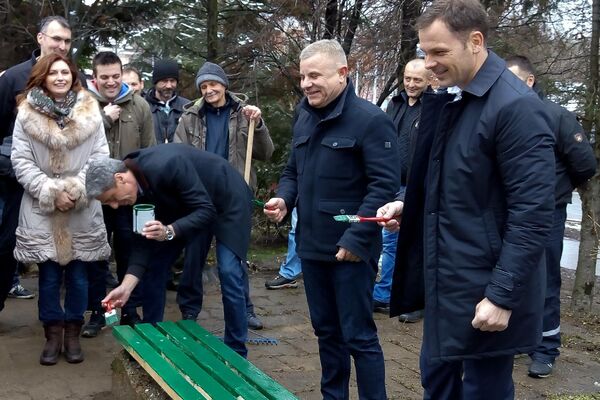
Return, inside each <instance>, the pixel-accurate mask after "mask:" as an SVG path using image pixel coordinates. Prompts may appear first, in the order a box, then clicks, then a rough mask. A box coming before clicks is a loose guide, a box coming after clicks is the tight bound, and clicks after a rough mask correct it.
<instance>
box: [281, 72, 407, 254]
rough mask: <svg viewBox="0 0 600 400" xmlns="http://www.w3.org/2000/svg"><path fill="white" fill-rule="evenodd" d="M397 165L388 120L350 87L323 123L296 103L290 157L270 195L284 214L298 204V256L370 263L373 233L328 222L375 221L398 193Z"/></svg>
mask: <svg viewBox="0 0 600 400" xmlns="http://www.w3.org/2000/svg"><path fill="white" fill-rule="evenodd" d="M397 164H398V147H397V139H396V129H395V128H394V125H393V123H392V121H391V119H390V118H389V117H388V116H387V115H385V113H384V112H383V111H381V110H380V109H379V108H378V107H377V106H375V105H373V104H371V103H369V102H368V101H366V100H364V99H360V98H358V97H357V96H356V95H355V94H354V87H353V85H352V83H351V82H350V81H349V82H348V86H347V87H346V89H345V90H344V91H343V92H342V93H341V94H340V96H339V97H338V101H337V104H336V106H335V108H333V110H331V111H330V113H329V114H328V115H327V116H325V117H324V118H321V117H320V116H319V115H318V114H317V112H316V111H315V109H314V108H313V107H311V106H310V105H309V104H308V101H307V100H306V99H303V100H302V102H301V103H300V104H299V106H298V108H297V110H296V118H295V123H294V126H293V139H292V151H291V154H290V158H289V160H288V163H287V166H286V167H285V169H284V172H283V174H282V176H281V180H280V183H279V187H278V190H277V196H278V197H281V198H283V199H284V200H285V202H286V206H287V209H288V211H289V212H291V210H292V208H293V207H294V205H295V204H296V206H297V210H298V225H297V228H296V246H297V247H296V251H297V252H298V255H299V256H300V258H302V259H309V260H317V261H329V262H331V261H335V254H336V253H337V250H338V247H343V248H345V249H347V250H349V251H350V252H352V253H353V254H355V255H357V256H358V257H359V258H360V259H361V260H363V261H364V262H372V261H373V260H377V258H378V257H379V252H380V250H381V229H380V227H379V226H378V225H377V224H374V223H361V224H347V223H340V222H336V221H334V220H333V216H334V215H336V214H358V215H361V216H374V215H375V213H376V212H377V209H378V208H379V207H381V206H382V205H384V204H385V203H387V202H388V201H389V200H390V199H392V198H393V196H394V193H395V192H396V191H397V190H398V187H400V176H399V171H398V170H397V168H394V166H396V165H397ZM296 197H297V203H296Z"/></svg>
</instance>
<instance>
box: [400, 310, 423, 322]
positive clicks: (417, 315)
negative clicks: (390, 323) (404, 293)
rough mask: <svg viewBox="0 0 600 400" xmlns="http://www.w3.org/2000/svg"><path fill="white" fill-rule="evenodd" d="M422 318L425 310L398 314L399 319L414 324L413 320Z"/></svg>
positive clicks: (416, 320) (417, 320)
mask: <svg viewBox="0 0 600 400" xmlns="http://www.w3.org/2000/svg"><path fill="white" fill-rule="evenodd" d="M422 319H423V310H418V311H413V312H409V313H405V314H400V315H399V316H398V320H399V321H400V322H405V323H409V324H412V323H413V322H419V321H420V320H422Z"/></svg>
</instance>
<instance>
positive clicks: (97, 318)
mask: <svg viewBox="0 0 600 400" xmlns="http://www.w3.org/2000/svg"><path fill="white" fill-rule="evenodd" d="M105 326H106V321H105V320H104V315H102V313H101V312H99V311H93V312H92V315H90V321H89V322H88V323H87V324H85V325H84V327H83V332H81V336H82V337H87V338H93V337H96V336H98V333H100V331H101V330H102V328H104V327H105Z"/></svg>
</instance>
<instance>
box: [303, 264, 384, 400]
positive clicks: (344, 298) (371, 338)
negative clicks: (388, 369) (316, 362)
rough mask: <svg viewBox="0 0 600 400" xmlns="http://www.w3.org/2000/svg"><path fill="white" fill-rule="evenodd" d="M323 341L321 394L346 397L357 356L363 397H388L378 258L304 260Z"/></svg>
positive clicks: (311, 304)
mask: <svg viewBox="0 0 600 400" xmlns="http://www.w3.org/2000/svg"><path fill="white" fill-rule="evenodd" d="M301 263H302V273H303V275H304V287H305V290H306V299H307V301H308V309H309V312H310V320H311V323H312V326H313V328H314V331H315V335H316V336H317V338H318V342H319V357H320V359H321V370H322V371H321V394H322V395H323V399H326V400H330V399H336V400H337V399H348V398H349V397H350V395H349V388H348V383H349V381H350V362H351V358H353V359H354V366H355V368H356V381H357V385H358V396H359V398H360V399H385V398H386V393H385V367H384V360H383V352H382V351H381V346H380V345H379V339H378V337H377V327H376V325H375V322H374V321H373V286H374V284H375V275H376V263H375V262H374V261H373V262H372V263H371V264H367V263H364V262H357V263H354V262H322V261H314V260H301Z"/></svg>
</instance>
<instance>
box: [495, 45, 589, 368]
mask: <svg viewBox="0 0 600 400" xmlns="http://www.w3.org/2000/svg"><path fill="white" fill-rule="evenodd" d="M506 66H507V67H508V69H509V70H510V71H511V72H513V73H514V74H515V75H517V76H518V77H519V78H520V79H521V80H522V81H523V82H525V83H526V84H527V86H529V87H530V88H532V89H533V90H534V91H535V92H536V93H537V94H538V96H540V98H541V99H542V101H543V102H544V104H545V105H546V108H547V111H548V115H549V116H550V118H551V122H552V124H551V128H552V130H553V132H554V135H555V138H556V147H555V150H554V153H555V155H556V188H555V204H554V222H553V226H552V233H551V235H550V240H548V243H547V245H546V300H545V304H544V324H543V329H544V331H543V332H542V342H541V343H540V345H539V346H538V347H537V349H536V350H535V351H534V352H533V353H531V354H530V355H531V359H532V362H531V364H530V365H529V375H530V376H531V377H534V378H545V377H548V376H550V374H551V373H552V368H553V367H554V360H555V359H556V357H558V355H559V354H560V352H559V350H558V348H559V347H560V286H561V277H560V258H561V256H562V249H563V236H564V235H565V221H566V219H567V204H568V203H570V202H571V197H572V193H573V189H575V188H576V187H578V186H581V185H583V184H584V183H585V182H587V180H588V179H590V178H591V177H592V176H594V173H595V172H596V157H595V156H594V150H593V149H592V146H591V145H590V142H589V141H588V139H587V137H586V136H585V134H584V133H583V128H582V127H581V125H579V122H577V118H575V115H573V114H572V113H571V112H569V111H568V110H567V109H566V108H564V107H561V106H560V105H558V104H556V103H554V102H552V101H550V100H549V99H547V98H546V97H545V96H544V94H543V93H542V91H541V89H540V88H539V86H538V85H537V82H536V78H535V70H534V68H533V65H532V64H531V62H530V61H529V59H527V57H524V56H512V57H509V58H508V59H507V60H506Z"/></svg>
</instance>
